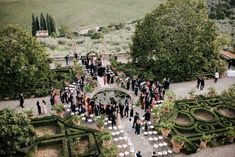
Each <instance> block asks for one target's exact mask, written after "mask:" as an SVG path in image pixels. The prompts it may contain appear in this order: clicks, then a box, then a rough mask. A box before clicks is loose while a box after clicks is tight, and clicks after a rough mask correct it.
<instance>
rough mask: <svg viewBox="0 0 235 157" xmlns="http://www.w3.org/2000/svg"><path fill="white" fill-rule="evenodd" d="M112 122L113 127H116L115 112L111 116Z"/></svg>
mask: <svg viewBox="0 0 235 157" xmlns="http://www.w3.org/2000/svg"><path fill="white" fill-rule="evenodd" d="M111 122H112V127H114V126H116V116H115V113H114V112H113V113H112V115H111Z"/></svg>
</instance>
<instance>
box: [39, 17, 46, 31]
mask: <svg viewBox="0 0 235 157" xmlns="http://www.w3.org/2000/svg"><path fill="white" fill-rule="evenodd" d="M40 29H41V30H47V26H46V20H45V17H44V16H43V14H42V13H41V17H40Z"/></svg>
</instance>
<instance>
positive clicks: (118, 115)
mask: <svg viewBox="0 0 235 157" xmlns="http://www.w3.org/2000/svg"><path fill="white" fill-rule="evenodd" d="M116 115H117V116H116V117H117V122H116V124H117V126H118V127H119V126H121V117H120V114H119V113H118V112H117V114H116Z"/></svg>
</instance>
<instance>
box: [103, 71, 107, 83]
mask: <svg viewBox="0 0 235 157" xmlns="http://www.w3.org/2000/svg"><path fill="white" fill-rule="evenodd" d="M103 81H104V86H105V85H106V83H107V77H106V74H105V75H104V76H103Z"/></svg>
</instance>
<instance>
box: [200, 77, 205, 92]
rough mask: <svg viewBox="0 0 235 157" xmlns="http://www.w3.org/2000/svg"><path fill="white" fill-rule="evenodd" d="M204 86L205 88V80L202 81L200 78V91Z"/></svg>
mask: <svg viewBox="0 0 235 157" xmlns="http://www.w3.org/2000/svg"><path fill="white" fill-rule="evenodd" d="M204 86H205V80H204V78H202V79H201V86H200V90H203V88H204Z"/></svg>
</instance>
